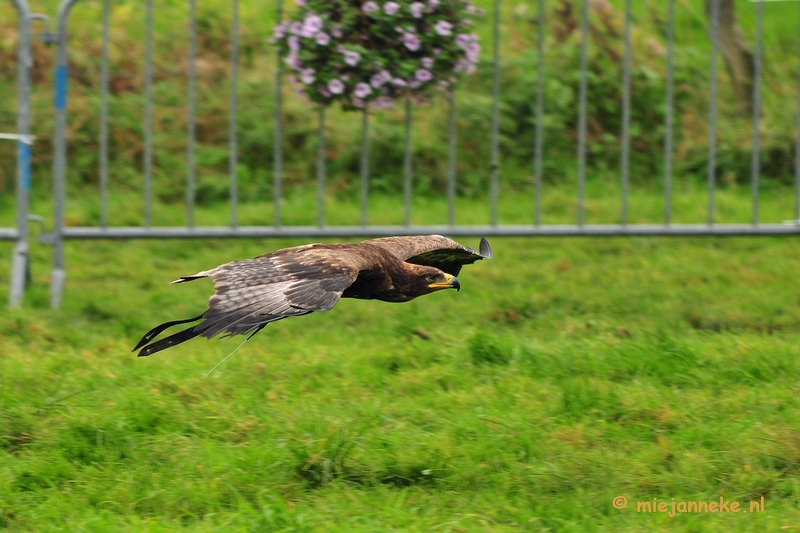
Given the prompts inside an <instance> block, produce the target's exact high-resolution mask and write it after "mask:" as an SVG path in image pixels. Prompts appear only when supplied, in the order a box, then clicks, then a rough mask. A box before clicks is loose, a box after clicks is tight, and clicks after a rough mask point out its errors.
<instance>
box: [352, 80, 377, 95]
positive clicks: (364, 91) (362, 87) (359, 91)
mask: <svg viewBox="0 0 800 533" xmlns="http://www.w3.org/2000/svg"><path fill="white" fill-rule="evenodd" d="M371 92H372V87H370V86H369V85H367V84H366V83H363V82H362V83H357V84H356V89H355V90H354V91H353V94H354V95H356V96H357V97H359V98H366V97H367V96H369V94H370V93H371Z"/></svg>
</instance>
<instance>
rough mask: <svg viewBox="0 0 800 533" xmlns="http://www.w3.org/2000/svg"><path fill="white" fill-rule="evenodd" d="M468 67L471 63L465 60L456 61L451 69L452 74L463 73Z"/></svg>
mask: <svg viewBox="0 0 800 533" xmlns="http://www.w3.org/2000/svg"><path fill="white" fill-rule="evenodd" d="M469 65H471V63H470V62H469V61H467V60H466V59H459V60H458V61H456V64H455V66H454V67H453V72H464V71H465V70H467V67H468V66H469Z"/></svg>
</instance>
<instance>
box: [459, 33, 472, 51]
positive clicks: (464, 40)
mask: <svg viewBox="0 0 800 533" xmlns="http://www.w3.org/2000/svg"><path fill="white" fill-rule="evenodd" d="M470 41H471V39H470V36H469V35H467V34H466V33H459V34H458V35H456V46H458V47H459V48H461V49H462V50H466V48H467V45H468V44H469V43H470Z"/></svg>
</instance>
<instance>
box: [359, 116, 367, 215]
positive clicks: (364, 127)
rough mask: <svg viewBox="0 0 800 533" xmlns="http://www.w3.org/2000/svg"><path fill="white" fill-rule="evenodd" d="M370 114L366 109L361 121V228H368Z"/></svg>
mask: <svg viewBox="0 0 800 533" xmlns="http://www.w3.org/2000/svg"><path fill="white" fill-rule="evenodd" d="M368 166H369V114H368V113H367V108H366V107H364V113H363V118H362V121H361V226H362V227H367V201H368V199H369V198H368V195H369V184H368V183H367V182H368V181H369V168H368Z"/></svg>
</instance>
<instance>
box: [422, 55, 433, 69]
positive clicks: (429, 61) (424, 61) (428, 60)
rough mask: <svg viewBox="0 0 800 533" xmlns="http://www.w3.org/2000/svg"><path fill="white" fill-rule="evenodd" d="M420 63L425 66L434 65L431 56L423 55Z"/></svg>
mask: <svg viewBox="0 0 800 533" xmlns="http://www.w3.org/2000/svg"><path fill="white" fill-rule="evenodd" d="M420 63H422V66H423V67H425V68H431V67H433V59H431V58H430V57H423V58H422V59H420Z"/></svg>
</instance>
